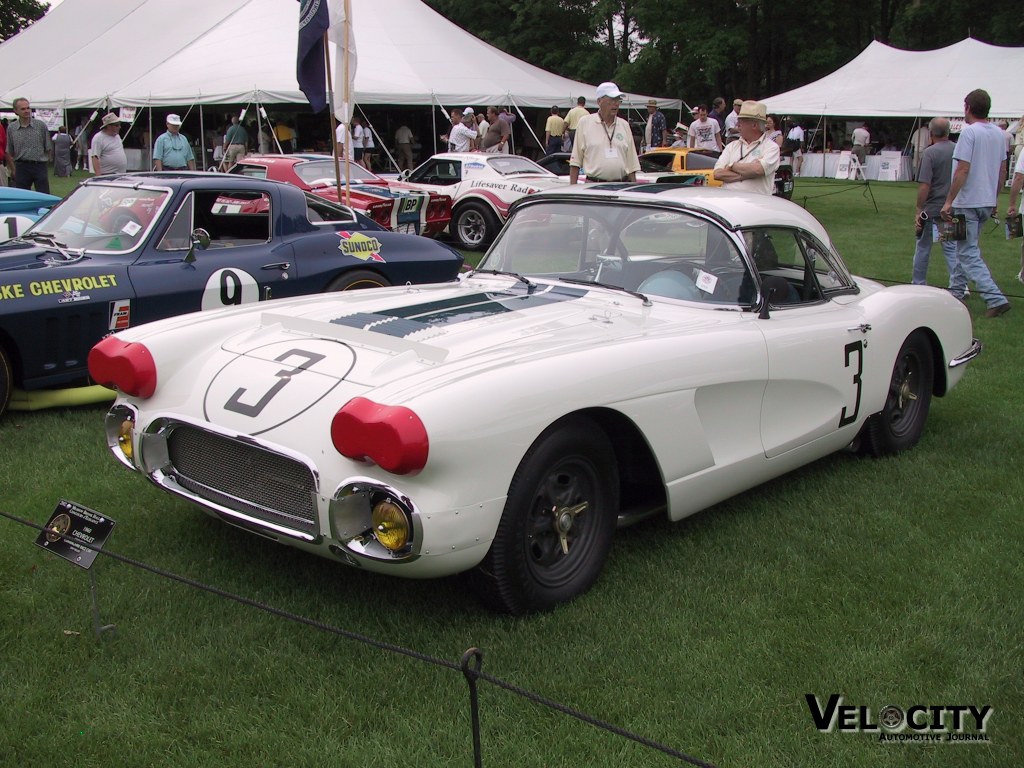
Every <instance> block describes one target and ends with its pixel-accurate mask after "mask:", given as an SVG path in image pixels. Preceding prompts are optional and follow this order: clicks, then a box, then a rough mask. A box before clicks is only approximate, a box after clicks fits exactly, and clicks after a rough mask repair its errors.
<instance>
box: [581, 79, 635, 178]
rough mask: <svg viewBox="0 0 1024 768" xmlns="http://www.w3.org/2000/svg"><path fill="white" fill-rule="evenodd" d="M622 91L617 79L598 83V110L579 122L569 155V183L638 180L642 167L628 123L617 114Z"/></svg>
mask: <svg viewBox="0 0 1024 768" xmlns="http://www.w3.org/2000/svg"><path fill="white" fill-rule="evenodd" d="M621 102H622V91H620V90H619V87H618V86H617V85H615V83H601V84H600V85H599V86H597V112H595V113H594V114H592V115H587V116H586V117H584V118H583V119H582V120H580V121H579V123H577V124H576V140H575V141H574V142H573V145H572V156H571V157H570V158H569V183H570V184H576V183H577V182H578V181H579V177H580V171H581V170H582V172H583V173H584V174H585V175H586V177H587V181H591V182H593V181H635V180H636V172H637V171H639V170H640V161H639V160H638V159H637V156H636V144H634V143H633V131H632V130H631V129H630V127H629V123H627V122H626V121H625V120H623V119H622V118H621V117H619V116H618V114H619V104H620V103H621Z"/></svg>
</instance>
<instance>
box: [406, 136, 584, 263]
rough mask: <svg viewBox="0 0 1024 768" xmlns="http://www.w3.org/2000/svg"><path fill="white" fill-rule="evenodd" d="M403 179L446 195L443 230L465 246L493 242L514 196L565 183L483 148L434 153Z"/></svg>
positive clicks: (526, 163)
mask: <svg viewBox="0 0 1024 768" xmlns="http://www.w3.org/2000/svg"><path fill="white" fill-rule="evenodd" d="M402 179H403V181H404V182H405V183H406V185H407V186H410V187H413V188H418V189H422V190H424V191H426V192H434V193H440V194H442V195H449V196H451V198H452V220H451V223H450V224H449V225H448V229H449V231H450V232H451V235H452V237H454V238H455V239H456V241H457V242H458V244H459V247H461V248H466V249H468V250H476V249H479V248H484V247H486V246H487V245H489V244H490V243H491V241H492V240H494V238H495V236H496V235H497V234H498V230H500V229H501V227H502V225H503V224H504V223H505V219H507V218H508V209H509V206H510V205H512V203H514V202H515V201H516V200H518V199H519V198H521V197H523V196H524V195H531V194H533V193H534V192H539V191H541V190H543V189H550V188H552V187H558V186H563V185H565V183H566V182H565V180H564V179H561V178H559V177H558V176H556V175H555V174H553V173H551V172H550V171H547V170H545V169H544V168H541V167H540V166H539V165H537V164H536V163H535V162H533V161H532V160H530V159H528V158H525V157H521V156H520V155H497V154H490V153H487V152H445V153H442V154H439V155H434V156H433V157H431V158H430V159H429V160H427V161H425V162H423V163H421V164H420V166H419V167H418V168H416V169H415V170H413V171H412V173H410V174H409V175H408V176H403V177H402Z"/></svg>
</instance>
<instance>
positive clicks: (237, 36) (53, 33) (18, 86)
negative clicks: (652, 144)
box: [0, 0, 681, 109]
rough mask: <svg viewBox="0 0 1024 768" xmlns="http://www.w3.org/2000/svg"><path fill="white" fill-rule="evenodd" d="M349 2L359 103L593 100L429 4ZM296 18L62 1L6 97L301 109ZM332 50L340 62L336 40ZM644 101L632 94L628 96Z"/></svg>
mask: <svg viewBox="0 0 1024 768" xmlns="http://www.w3.org/2000/svg"><path fill="white" fill-rule="evenodd" d="M351 7H352V23H353V29H354V33H355V41H356V50H357V53H358V68H357V71H356V77H355V92H354V94H353V100H354V101H355V102H356V103H358V104H360V105H363V106H366V105H370V104H395V105H437V106H438V107H449V106H458V105H467V104H468V105H486V104H513V105H516V106H518V107H534V108H537V107H542V108H548V107H551V106H552V105H559V106H570V105H574V104H575V100H576V98H577V97H578V96H586V97H587V98H588V99H589V100H590V101H591V103H593V99H594V86H593V85H588V84H585V83H580V82H576V81H574V80H570V79H568V78H564V77H560V76H558V75H554V74H551V73H549V72H546V71H544V70H542V69H539V68H538V67H535V66H532V65H530V64H527V63H526V62H523V61H520V60H519V59H516V58H515V57H513V56H510V55H509V54H507V53H504V52H502V51H500V50H498V49H497V48H494V47H493V46H490V45H488V44H487V43H484V42H483V41H482V40H479V39H478V38H476V37H473V36H472V35H471V34H469V33H468V32H466V31H465V30H463V29H461V28H460V27H458V26H457V25H455V24H453V23H452V22H450V21H448V20H447V19H445V18H444V17H443V16H441V15H440V14H438V13H437V12H435V11H434V10H433V9H431V8H430V7H428V6H427V5H426V4H424V3H423V2H421V1H420V0H351ZM298 20H299V3H298V2H296V0H174V1H173V2H168V1H167V0H103V2H102V3H98V2H96V0H64V1H63V2H62V3H61V4H60V5H59V6H57V7H55V8H53V9H52V10H51V11H50V12H49V13H48V14H47V15H46V16H44V17H43V18H42V19H40V20H39V21H38V22H36V23H35V24H33V25H32V26H31V27H29V28H28V29H26V30H24V31H22V32H21V33H20V34H18V35H16V36H15V37H13V38H11V39H10V40H7V41H5V42H4V43H3V44H0V73H3V77H2V83H3V85H2V87H3V89H4V90H3V91H2V92H0V102H2V103H5V104H10V103H11V101H12V100H13V99H15V98H17V97H19V96H25V97H27V98H29V99H30V100H31V102H32V106H33V107H43V108H51V109H68V108H94V107H102V106H107V107H120V106H129V107H154V106H156V107H159V106H172V105H183V104H189V105H192V104H238V103H242V104H251V103H255V104H283V103H296V104H304V103H306V99H305V97H304V96H303V94H302V92H301V91H300V90H299V87H298V83H297V82H296V79H295V61H296V47H297V39H298ZM331 52H332V60H334V59H335V58H336V54H335V52H334V50H333V45H332V46H331ZM647 99H648V97H647V96H643V95H639V94H629V95H628V96H627V99H626V102H627V104H632V105H635V106H642V105H643V104H644V103H646V101H647ZM339 101H340V99H339ZM658 103H659V105H660V106H661V107H662V108H668V109H678V108H680V106H681V102H680V100H679V99H658Z"/></svg>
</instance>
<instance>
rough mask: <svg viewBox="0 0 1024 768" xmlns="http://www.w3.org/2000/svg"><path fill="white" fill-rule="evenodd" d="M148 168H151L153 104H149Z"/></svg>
mask: <svg viewBox="0 0 1024 768" xmlns="http://www.w3.org/2000/svg"><path fill="white" fill-rule="evenodd" d="M147 149H148V150H149V170H153V105H152V104H150V105H149V147H147Z"/></svg>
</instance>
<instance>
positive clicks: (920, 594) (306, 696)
mask: <svg viewBox="0 0 1024 768" xmlns="http://www.w3.org/2000/svg"><path fill="white" fill-rule="evenodd" d="M54 189H55V191H56V189H57V187H56V185H54ZM870 189H871V191H872V192H873V194H874V198H875V200H876V202H877V205H878V212H876V211H875V208H874V207H873V205H872V201H871V199H870V198H869V197H867V196H866V195H865V194H864V190H863V188H862V187H856V186H853V185H850V184H845V183H838V182H829V181H816V180H810V179H799V180H798V181H797V189H796V195H795V197H794V200H796V201H797V202H801V203H803V204H805V205H806V207H807V208H808V209H809V210H811V211H812V212H813V213H815V215H817V216H818V217H819V218H820V219H821V220H822V221H823V222H824V224H825V225H826V227H828V228H829V230H830V231H831V232H832V234H833V237H834V240H835V242H836V243H837V245H838V247H839V249H840V251H841V252H842V253H843V254H844V256H845V258H846V260H847V262H848V263H849V264H850V266H851V269H852V270H853V271H854V272H855V273H857V274H860V275H865V276H871V277H874V278H877V279H881V280H888V281H899V282H906V281H909V277H910V271H911V258H912V255H913V237H912V219H913V199H914V191H915V190H914V185H911V184H883V183H873V184H872V185H871V187H870ZM56 193H58V194H60V192H56ZM833 193H838V194H833ZM1005 200H1006V198H1005V196H1004V197H1003V198H1002V199H1001V201H1000V213H1002V211H1003V209H1004V208H1005ZM993 229H994V228H993V227H992V225H989V226H988V227H986V229H985V234H984V237H983V240H982V248H983V252H984V254H985V257H986V260H987V261H988V263H989V265H990V266H991V267H992V270H993V273H994V276H995V278H996V281H997V283H998V284H999V285H1000V286H1001V287H1002V289H1003V290H1004V292H1005V293H1006V294H1007V295H1008V296H1009V297H1010V300H1011V302H1012V303H1013V305H1014V311H1012V312H1010V314H1008V315H1006V316H1004V317H1002V318H999V319H996V320H989V319H986V318H984V317H982V316H981V315H982V312H983V310H984V304H983V303H982V302H981V300H980V299H979V298H978V297H977V296H972V297H971V298H970V299H969V306H970V309H971V312H972V314H973V315H974V318H975V333H976V335H977V336H978V337H980V338H981V339H982V341H983V342H984V344H985V352H984V353H983V354H982V356H981V357H980V358H979V359H978V360H976V361H975V362H974V363H972V364H971V366H970V367H969V370H968V371H967V373H966V375H965V377H964V379H963V381H962V382H961V384H960V385H959V386H958V388H957V389H955V390H954V391H953V392H952V393H950V395H949V396H948V397H946V398H941V399H937V400H934V401H933V403H932V411H931V417H930V419H929V421H928V425H927V428H926V431H925V435H924V437H923V439H922V441H921V443H920V444H919V445H918V446H917V447H916V448H915V449H914V450H912V451H910V452H908V453H906V454H904V455H901V456H899V457H896V458H890V459H885V460H869V459H862V458H857V457H855V456H853V455H850V454H845V453H844V454H837V455H834V456H832V457H829V458H827V459H824V460H822V461H819V462H817V463H816V464H814V465H813V466H810V467H807V468H804V469H802V470H800V471H798V472H795V473H792V474H790V475H788V476H786V477H784V478H781V479H779V480H776V481H774V482H771V483H769V484H766V485H764V486H761V487H759V488H756V489H754V490H752V491H749V492H747V493H744V494H742V495H740V496H737V497H736V498H734V499H731V500H729V501H727V502H725V503H723V504H719V505H717V506H716V507H714V508H713V509H710V510H707V511H705V512H703V513H701V514H699V515H696V516H693V517H691V518H689V519H687V520H685V521H683V522H681V523H676V524H668V523H664V522H660V521H650V522H649V523H647V524H644V525H640V526H637V527H634V528H631V529H628V530H625V531H621V532H619V534H618V536H617V539H616V543H615V545H614V547H613V550H612V555H611V558H610V561H609V563H608V566H607V568H606V571H605V573H604V575H603V576H602V578H601V579H600V581H599V582H598V583H597V585H596V586H595V588H594V589H593V590H591V591H590V592H589V593H588V594H587V595H585V596H584V597H582V598H581V599H578V600H576V601H575V602H573V603H571V604H569V605H566V606H563V607H561V608H559V609H557V610H556V611H554V612H552V613H549V614H545V615H541V616H533V617H527V618H517V619H511V618H507V617H502V616H495V615H492V614H489V613H486V612H484V611H483V610H481V609H480V608H479V607H478V606H477V604H476V602H475V600H474V598H473V597H472V595H471V594H470V593H469V592H468V590H467V589H466V588H465V585H464V584H463V583H462V580H461V579H459V578H452V579H445V580H440V581H429V582H417V581H405V580H398V579H387V578H384V577H380V576H374V575H371V574H367V573H363V572H360V571H356V570H352V569H347V568H345V567H343V566H340V565H337V564H335V563H332V562H329V561H326V560H322V559H320V558H316V557H313V556H310V555H305V554H302V553H300V552H298V551H296V550H291V549H288V548H285V547H282V546H279V545H275V544H273V543H271V542H267V541H264V540H262V539H260V538H258V537H256V536H252V535H249V534H246V533H243V532H241V531H238V530H236V529H233V528H231V527H229V526H226V525H224V524H222V523H219V522H217V521H214V520H212V519H210V518H208V517H206V516H205V515H203V514H202V513H201V512H199V511H198V510H197V509H195V508H192V507H190V506H189V505H188V504H186V503H185V502H182V501H178V500H176V499H174V498H172V497H171V496H169V495H167V494H164V493H161V492H160V491H158V490H157V489H156V488H155V487H153V486H150V485H148V484H146V483H145V482H144V481H143V480H142V479H141V478H140V477H138V476H137V475H135V474H133V473H130V472H128V471H127V470H125V469H124V468H123V467H121V466H120V465H119V464H117V462H116V461H115V460H114V459H113V457H111V456H110V454H109V453H108V451H107V450H106V448H105V446H104V437H103V431H102V417H103V413H104V408H103V407H98V406H97V407H83V408H78V409H63V410H51V411H41V412H37V413H9V414H8V415H7V416H5V417H4V418H2V419H0V510H2V511H3V512H6V513H8V514H13V515H17V516H19V517H23V518H27V519H30V520H32V521H34V522H36V523H39V524H41V523H43V522H45V521H46V519H47V518H48V516H49V514H50V512H51V511H52V510H53V508H54V506H55V504H56V502H57V501H58V499H60V498H62V497H63V498H68V499H72V500H74V501H77V502H79V503H81V504H84V505H86V506H88V507H91V508H93V509H96V510H97V511H99V512H101V513H103V514H106V515H109V516H110V517H112V518H114V519H115V520H116V521H117V526H116V528H115V529H114V532H113V535H112V537H111V539H110V541H109V542H108V547H109V548H110V549H112V550H113V551H115V552H118V553H120V554H122V555H125V556H127V557H131V558H136V559H138V560H141V561H144V562H146V563H149V564H151V565H153V566H156V567H159V568H163V569H166V570H168V571H171V572H174V573H177V574H181V575H184V576H187V577H189V578H192V579H195V580H197V581H200V582H203V583H205V584H210V585H214V586H216V587H218V588H220V589H223V590H226V591H229V592H232V593H237V594H240V595H243V596H245V597H247V598H249V599H252V600H255V601H259V602H262V603H266V604H269V605H272V606H274V607H276V608H279V609H283V610H286V611H289V612H293V613H295V614H298V615H301V616H306V617H310V618H312V619H315V620H316V621H319V622H323V623H325V624H330V625H334V626H338V627H343V628H345V629H347V630H350V631H352V632H356V633H360V634H363V635H367V636H370V637H373V638H377V639H379V640H383V641H387V642H390V643H394V644H397V645H401V646H405V647H408V648H412V649H415V650H417V651H419V652H421V653H424V654H429V655H431V656H434V657H439V658H442V659H446V660H448V661H450V662H458V660H459V658H460V657H461V655H462V653H463V652H464V651H465V650H466V649H467V648H470V647H473V646H475V647H478V648H480V649H482V650H483V652H484V660H483V671H484V672H487V673H489V674H491V675H494V676H496V677H499V678H502V679H503V680H506V681H508V682H509V683H512V684H514V685H518V686H522V687H524V688H526V689H529V690H531V691H533V692H535V693H537V694H540V695H542V696H545V697H548V698H551V699H554V700H556V701H559V702H561V703H563V704H565V705H568V706H571V707H575V708H578V709H580V710H583V711H585V712H587V713H589V714H590V715H593V716H594V717H597V718H601V719H603V720H606V721H609V722H611V723H613V724H615V725H617V726H620V727H622V728H625V729H628V730H630V731H633V732H635V733H637V734H639V735H641V736H643V737H646V738H649V739H653V740H655V741H657V742H660V743H662V744H664V745H667V746H669V747H671V748H673V749H676V750H679V751H681V752H684V753H687V754H690V755H693V756H695V757H698V758H700V759H703V760H707V761H710V762H712V763H715V764H717V765H720V766H744V767H747V768H768V767H773V768H774V767H776V766H782V767H787V768H788V767H789V766H807V767H808V768H812V767H813V768H821V767H822V766H834V767H835V768H849V767H851V766H858V767H859V766H864V767H865V768H869V767H870V768H879V767H887V766H893V767H896V766H949V767H950V768H953V767H956V768H960V767H961V766H1019V765H1021V764H1022V763H1024V727H1022V725H1021V724H1022V723H1024V641H1022V638H1024V611H1022V608H1021V597H1020V595H1021V591H1022V587H1024V565H1022V563H1024V514H1022V511H1021V508H1022V506H1024V504H1022V501H1024V471H1022V467H1021V462H1022V455H1024V450H1022V449H1024V440H1022V437H1021V435H1022V428H1024V417H1022V415H1021V408H1020V407H1019V404H1020V397H1021V395H1020V392H1021V380H1022V375H1024V364H1022V362H1021V357H1020V352H1021V335H1022V331H1024V301H1021V298H1024V297H1022V293H1024V290H1022V289H1024V286H1021V285H1020V284H1019V283H1018V282H1016V280H1015V277H1014V276H1015V275H1016V273H1017V270H1018V269H1019V261H1018V256H1019V248H1020V246H1019V241H1016V242H1013V243H1008V242H1006V241H1005V240H1004V239H1003V236H1002V232H1001V231H1000V230H996V231H989V230H993ZM932 264H933V266H932V271H931V273H930V275H929V278H930V280H931V282H933V283H934V284H937V285H943V284H945V280H946V275H945V263H944V261H943V259H942V258H941V254H940V253H939V251H938V249H937V248H936V249H935V251H934V255H933V260H932ZM481 460H484V457H481ZM466 471H472V467H467V468H466ZM35 537H36V531H34V530H32V529H30V528H27V527H24V526H20V525H18V524H16V523H14V522H11V521H9V520H7V519H4V518H0V574H2V577H0V607H2V613H0V654H2V657H3V660H4V661H3V666H2V668H0V755H3V759H2V761H0V762H3V763H4V764H7V765H11V766H51V765H53V766H57V765H74V766H141V765H154V766H164V765H167V766H246V767H250V766H264V765H267V766H271V765H272V766H307V765H308V766H319V765H338V766H399V765H403V766H404V765H423V766H449V765H451V766H466V765H470V764H472V755H473V751H472V740H471V731H470V726H469V704H468V697H467V688H466V683H465V681H464V679H463V678H462V675H461V674H460V673H459V672H456V671H452V670H450V669H445V668H441V667H437V666H431V665H428V664H425V663H422V662H419V661H416V660H413V659H410V658H407V657H405V656H400V655H394V654H390V653H387V652H384V651H381V650H377V649H375V648H372V647H368V646H366V645H363V644H359V643H357V642H354V641H352V640H348V639H345V638H342V637H338V636H336V635H333V634H328V633H324V632H319V631H316V630H315V629H312V628H310V627H308V626H304V625H301V624H298V623H294V622H290V621H287V620H284V619H282V618H279V617H276V616H273V615H270V614H267V613H264V612H262V611H259V610H256V609H254V608H252V607H248V606H244V605H239V604H237V603H234V602H229V601H226V600H224V599H222V598H220V597H217V596H214V595H211V594H209V593H206V592H202V591H198V590H196V589H193V588H190V587H188V586H185V585H182V584H179V583H177V582H173V581H169V580H167V579H164V578H160V577H158V576H155V575H153V574H151V573H148V572H146V571H143V570H139V569H137V568H134V567H131V566H130V565H127V564H123V563H119V562H116V561H113V560H111V559H109V558H104V557H100V558H99V559H98V561H97V563H96V564H95V565H94V566H93V570H94V573H95V575H96V579H97V584H98V597H99V606H100V613H101V616H100V618H101V620H102V621H103V622H111V623H115V624H116V625H117V631H116V634H113V635H111V634H107V635H104V636H103V637H102V639H101V640H100V641H99V642H97V641H96V639H95V638H94V636H93V633H92V615H91V612H90V603H89V576H88V574H87V573H86V572H85V571H82V570H80V569H78V568H75V567H74V566H71V565H69V564H67V563H65V562H64V561H62V560H59V559H58V558H56V557H53V556H51V555H49V554H47V553H45V552H42V551H41V550H40V549H39V548H38V547H36V546H34V544H33V541H34V539H35ZM808 693H810V694H815V695H817V697H818V698H819V700H821V701H822V702H823V703H824V702H825V701H826V700H827V699H828V697H829V695H830V694H833V693H837V694H841V695H842V696H843V697H844V703H845V704H846V705H852V706H864V707H868V708H870V710H871V717H872V718H873V721H874V722H877V717H878V712H879V710H881V709H882V708H883V707H885V706H886V705H896V706H898V707H900V708H901V709H903V710H906V709H907V708H909V707H911V706H913V705H926V706H944V705H974V706H976V707H981V706H984V705H988V706H991V707H992V708H993V711H992V714H991V715H990V717H989V719H988V723H987V724H988V734H989V736H990V737H991V741H990V742H988V743H983V744H963V743H938V744H922V743H881V742H880V741H879V738H878V735H877V734H874V733H866V732H862V733H840V732H834V733H820V732H819V731H818V730H817V729H816V728H815V725H814V722H813V720H812V717H811V713H810V710H809V708H808V705H807V703H806V702H805V694H808ZM480 701H481V708H482V711H481V723H482V744H483V762H484V764H485V765H489V766H517V768H518V767H520V766H537V767H547V766H609V767H612V766H615V767H618V766H644V767H645V768H646V767H647V766H669V765H679V764H681V763H680V762H679V761H677V760H675V759H673V758H671V757H668V756H666V755H663V754H660V753H658V752H655V751H652V750H650V749H647V748H645V747H642V746H640V745H638V744H635V743H633V742H631V741H628V740H626V739H623V738H620V737H617V736H614V735H612V734H610V733H606V732H604V731H601V730H598V729H596V728H594V727H591V726H589V725H584V724H582V723H580V722H579V721H577V720H575V719H572V718H569V717H567V716H565V715H563V714H560V713H557V712H555V711H552V710H550V709H547V708H545V707H542V706H538V705H537V704H534V703H532V702H530V701H528V700H526V699H524V698H521V697H518V696H515V695H513V694H512V693H509V692H507V691H505V690H502V689H500V688H498V687H495V686H493V685H489V684H486V683H481V686H480ZM968 730H969V731H972V730H973V729H971V728H969V729H968Z"/></svg>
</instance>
